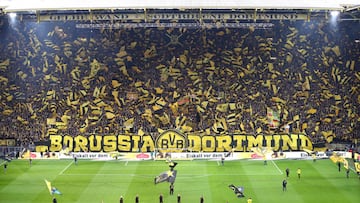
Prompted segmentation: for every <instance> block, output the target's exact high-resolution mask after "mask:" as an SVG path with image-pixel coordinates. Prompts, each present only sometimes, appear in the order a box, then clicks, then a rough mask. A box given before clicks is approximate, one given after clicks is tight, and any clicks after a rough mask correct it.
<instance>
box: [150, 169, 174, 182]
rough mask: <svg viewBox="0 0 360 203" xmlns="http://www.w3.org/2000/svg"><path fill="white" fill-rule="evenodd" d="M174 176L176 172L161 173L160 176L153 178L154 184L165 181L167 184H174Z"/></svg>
mask: <svg viewBox="0 0 360 203" xmlns="http://www.w3.org/2000/svg"><path fill="white" fill-rule="evenodd" d="M176 174H177V171H176V170H169V171H165V172H162V173H161V174H160V175H158V176H156V177H155V184H158V183H162V182H165V181H167V182H169V183H174V182H175V179H176Z"/></svg>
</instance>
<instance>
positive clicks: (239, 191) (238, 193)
mask: <svg viewBox="0 0 360 203" xmlns="http://www.w3.org/2000/svg"><path fill="white" fill-rule="evenodd" d="M229 188H230V189H232V190H233V191H234V193H235V195H236V196H237V197H238V198H241V197H245V195H244V187H242V186H240V187H236V186H235V185H234V184H231V185H229Z"/></svg>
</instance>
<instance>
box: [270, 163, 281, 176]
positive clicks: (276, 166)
mask: <svg viewBox="0 0 360 203" xmlns="http://www.w3.org/2000/svg"><path fill="white" fill-rule="evenodd" d="M271 162H272V163H273V164H274V166H275V168H276V169H277V170H278V171H279V172H280V174H281V175H282V174H283V172H282V171H281V170H280V168H279V167H278V165H277V164H276V163H275V162H274V161H273V160H271Z"/></svg>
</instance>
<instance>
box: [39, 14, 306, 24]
mask: <svg viewBox="0 0 360 203" xmlns="http://www.w3.org/2000/svg"><path fill="white" fill-rule="evenodd" d="M307 18H308V16H307V14H301V13H300V14H293V13H285V14H284V13H259V14H252V13H243V12H237V13H236V12H231V11H229V12H224V13H216V12H208V13H206V12H202V13H181V12H179V13H161V12H157V13H156V12H155V13H146V14H145V13H110V14H76V13H74V14H46V15H40V16H39V21H95V22H96V21H124V20H125V21H126V20H147V21H154V20H199V19H201V20H255V19H258V20H306V19H307Z"/></svg>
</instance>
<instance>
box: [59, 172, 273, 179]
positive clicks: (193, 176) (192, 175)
mask: <svg viewBox="0 0 360 203" xmlns="http://www.w3.org/2000/svg"><path fill="white" fill-rule="evenodd" d="M61 175H63V176H94V175H98V176H125V177H130V176H132V177H135V176H137V177H154V175H156V174H148V175H136V174H124V173H82V174H80V173H79V174H75V173H74V174H69V173H67V174H61ZM278 175H279V174H265V173H253V174H234V173H230V174H205V175H204V174H182V175H181V177H177V178H196V177H208V176H278Z"/></svg>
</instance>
